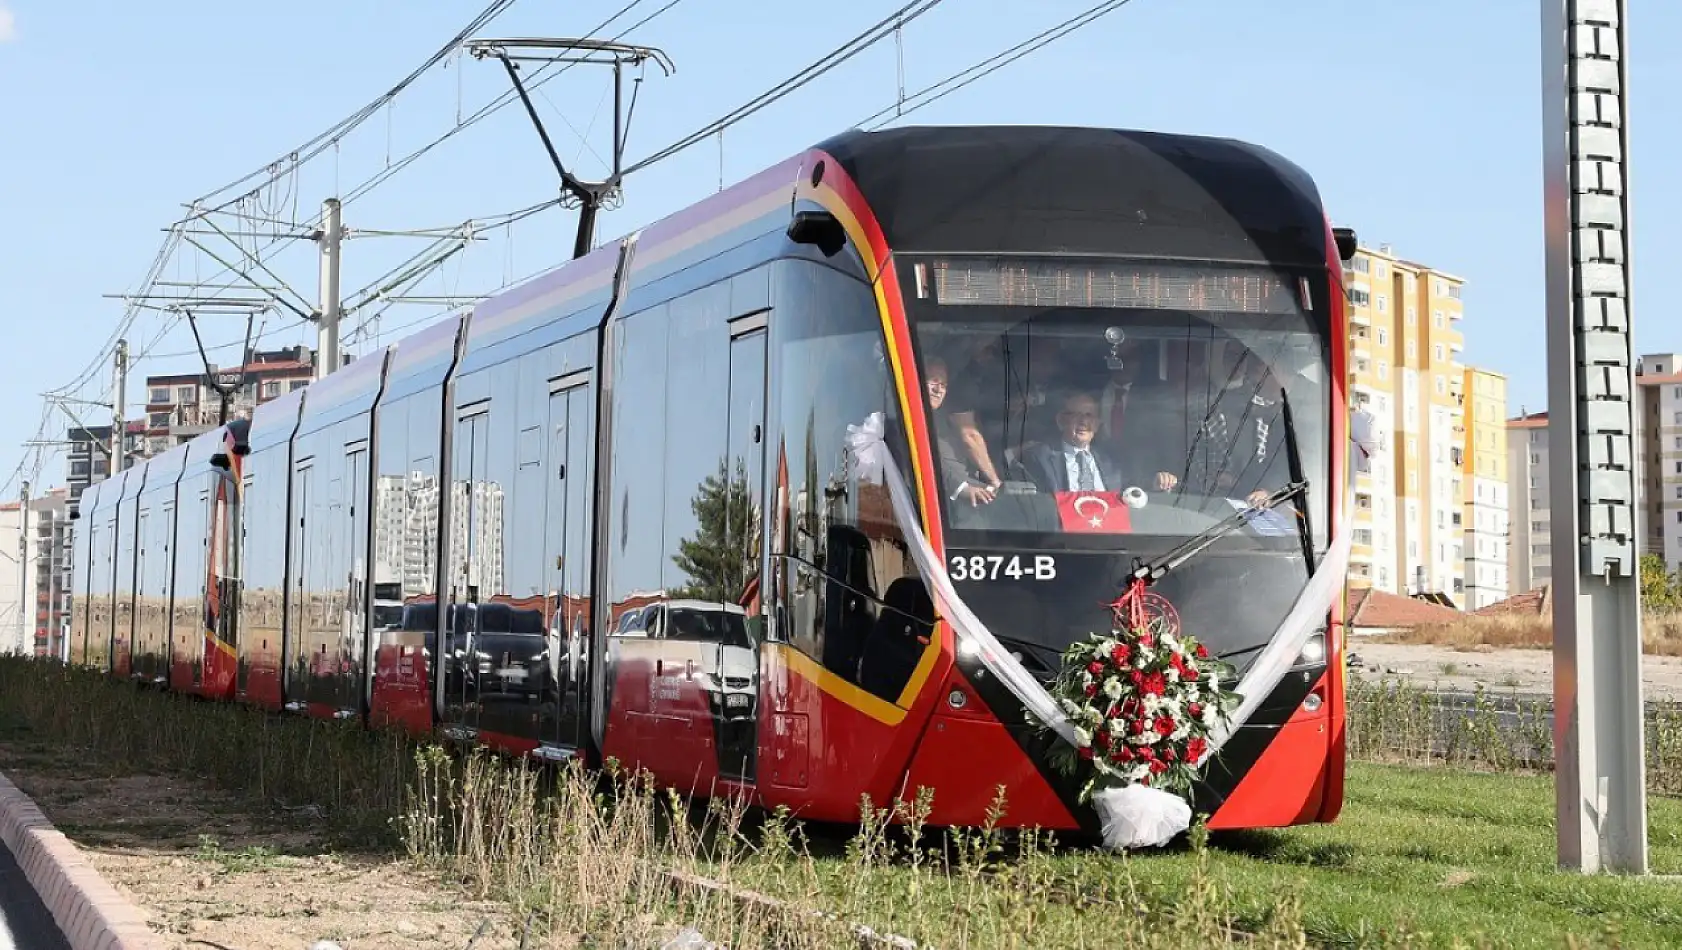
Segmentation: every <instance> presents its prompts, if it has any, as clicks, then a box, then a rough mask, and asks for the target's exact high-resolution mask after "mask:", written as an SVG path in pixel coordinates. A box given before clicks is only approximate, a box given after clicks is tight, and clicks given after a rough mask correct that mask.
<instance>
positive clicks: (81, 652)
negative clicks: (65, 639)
mask: <svg viewBox="0 0 1682 950" xmlns="http://www.w3.org/2000/svg"><path fill="white" fill-rule="evenodd" d="M98 499H99V486H98V485H90V486H89V487H88V488H87V489H86V490H85V491H83V492H82V497H81V499H79V501H78V503H77V508H76V519H75V524H74V526H73V529H72V530H73V533H72V535H71V549H70V552H71V559H72V560H71V568H70V571H71V579H70V583H71V592H70V642H69V644H68V645H67V647H66V651H65V658H66V662H68V663H69V664H71V665H81V664H82V663H83V662H84V661H85V659H86V657H87V645H88V625H89V619H88V604H89V601H90V599H91V590H90V587H89V584H90V581H91V574H90V571H89V565H90V564H91V562H92V557H93V547H94V544H93V537H94V534H95V531H94V524H95V520H94V518H93V512H94V510H95V507H96V506H97V504H98Z"/></svg>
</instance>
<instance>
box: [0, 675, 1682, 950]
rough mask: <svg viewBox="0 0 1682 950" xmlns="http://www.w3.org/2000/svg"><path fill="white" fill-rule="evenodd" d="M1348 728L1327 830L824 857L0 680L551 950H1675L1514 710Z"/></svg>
mask: <svg viewBox="0 0 1682 950" xmlns="http://www.w3.org/2000/svg"><path fill="white" fill-rule="evenodd" d="M1658 714H1659V716H1660V718H1659V719H1658V720H1656V721H1657V722H1658V723H1659V728H1656V729H1655V730H1654V731H1653V734H1654V736H1655V739H1654V742H1655V744H1654V745H1653V746H1652V747H1651V748H1652V750H1653V752H1652V754H1650V755H1649V762H1650V764H1651V765H1653V766H1654V768H1655V771H1654V773H1653V774H1654V776H1655V783H1654V791H1655V792H1660V791H1665V790H1668V791H1670V792H1671V793H1682V739H1679V738H1678V737H1679V736H1682V713H1678V712H1677V711H1676V710H1668V711H1667V710H1660V711H1659V713H1658ZM1350 715H1351V732H1350V751H1351V754H1352V756H1353V757H1355V758H1358V759H1364V760H1383V761H1386V762H1389V763H1398V762H1406V763H1408V764H1380V762H1376V761H1361V762H1356V763H1354V764H1352V766H1351V768H1350V771H1349V775H1348V783H1347V789H1346V806H1345V809H1344V812H1343V816H1342V818H1341V819H1340V821H1339V822H1338V823H1337V824H1335V825H1326V826H1312V827H1306V828H1295V829H1288V830H1281V831H1269V832H1249V833H1242V834H1226V835H1217V836H1214V837H1213V838H1211V839H1208V840H1205V837H1204V836H1203V835H1202V834H1201V832H1200V831H1196V830H1194V834H1193V835H1192V836H1191V839H1192V840H1190V841H1189V842H1187V843H1185V844H1183V845H1181V846H1178V847H1174V848H1169V849H1165V850H1163V851H1157V852H1148V853H1140V854H1134V855H1126V856H1119V855H1111V854H1108V853H1103V852H1097V851H1092V850H1090V849H1076V848H1069V847H1067V846H1066V845H1064V844H1063V843H1060V842H1058V841H1057V840H1056V839H1055V837H1054V836H1051V835H1045V834H1038V833H1031V832H1030V833H1023V834H1019V835H1006V834H1002V833H999V832H998V831H996V830H995V829H993V828H991V827H981V828H968V829H927V828H924V827H923V824H924V822H923V816H926V815H927V814H928V813H929V811H928V808H929V805H930V804H931V800H930V799H929V798H928V797H927V794H926V793H924V794H922V795H919V796H918V798H916V799H915V800H913V801H910V802H899V803H896V804H895V806H894V807H893V808H892V809H891V810H887V809H878V808H869V807H863V808H861V821H860V824H859V826H858V827H857V828H856V829H850V830H848V831H847V832H845V833H840V832H836V831H834V830H833V829H825V828H823V827H818V826H808V825H805V824H802V823H800V822H797V821H793V820H790V818H789V817H788V816H787V815H785V814H774V815H764V814H760V813H755V812H752V811H750V810H748V809H746V808H744V807H741V806H740V804H739V803H732V802H727V801H714V802H710V803H699V804H693V803H689V802H685V801H682V800H680V799H677V798H676V797H674V796H672V795H670V794H668V793H666V792H663V791H661V790H659V789H656V788H654V787H652V786H651V785H650V784H649V783H648V782H646V781H644V780H643V778H642V777H640V776H636V775H632V774H628V773H625V772H624V771H622V770H619V769H617V768H615V767H613V764H612V763H609V765H610V768H609V770H608V772H607V774H601V775H598V774H594V773H591V772H589V771H587V770H585V769H583V768H580V767H577V766H566V767H561V768H558V769H557V768H538V767H534V766H531V765H529V764H525V763H519V762H510V761H507V760H504V759H501V758H498V757H496V756H493V755H490V754H487V753H484V752H476V753H473V754H470V755H465V756H461V755H454V754H451V752H450V751H449V750H446V749H444V748H442V747H440V746H436V745H433V744H430V743H418V742H414V741H411V740H408V739H404V738H402V737H397V736H389V735H377V734H369V733H365V732H362V731H360V730H358V729H356V728H354V727H348V726H345V725H343V724H338V723H325V722H323V723H315V722H308V721H304V720H301V719H298V720H294V719H282V718H272V717H267V716H262V715H260V714H255V713H252V712H250V711H247V710H241V709H237V708H233V707H226V706H218V705H211V704H203V703H194V702H191V701H186V700H182V699H180V698H178V697H173V696H169V695H165V694H159V693H155V692H146V691H139V690H136V689H134V688H132V687H130V686H128V685H126V684H119V683H112V682H109V681H106V680H105V679H104V678H102V677H99V676H97V675H94V674H89V673H85V672H78V671H69V670H64V669H63V668H61V667H57V666H53V665H50V664H44V663H31V662H24V661H16V660H5V661H0V742H4V741H7V740H8V738H16V736H17V735H19V734H21V733H27V734H29V735H30V736H32V737H34V738H36V739H49V740H51V741H52V742H54V743H62V744H67V745H74V746H77V747H79V748H82V749H86V750H88V751H90V752H92V753H94V754H92V755H88V756H83V757H80V759H79V761H81V762H84V763H87V765H88V767H89V768H97V767H100V766H98V765H96V764H95V763H102V762H111V763H116V762H122V763H132V764H136V765H141V766H144V767H148V768H154V769H159V770H174V771H176V772H185V773H192V774H201V775H204V776H205V777H207V778H208V779H210V780H211V781H214V782H216V783H217V784H219V785H221V786H222V787H225V788H228V789H231V790H235V791H238V792H240V793H242V794H244V795H247V796H250V797H252V798H253V799H257V800H260V801H262V802H265V803H275V804H277V805H282V806H286V807H290V808H298V807H306V806H307V807H312V808H314V809H318V810H319V811H320V812H321V813H322V815H323V817H324V819H325V820H326V821H328V822H329V823H331V824H332V825H334V826H335V827H336V828H338V829H340V831H341V833H342V834H344V835H346V836H349V837H352V838H353V839H354V840H356V841H359V842H362V843H364V844H366V845H369V846H373V847H384V848H388V849H390V852H389V853H391V854H392V855H393V856H394V857H396V858H400V859H402V860H406V861H409V862H412V863H414V864H415V865H417V866H420V867H423V868H425V869H428V870H429V871H431V872H433V873H435V874H436V875H440V876H442V877H443V878H444V879H446V880H447V881H448V882H450V883H451V884H452V885H453V889H454V890H455V891H456V892H458V893H460V894H462V895H463V896H466V897H471V898H478V899H483V898H494V899H497V900H502V901H506V902H509V903H510V904H512V905H514V906H515V907H516V908H518V910H519V913H520V915H521V917H522V918H523V919H525V920H527V921H528V922H529V924H530V927H531V929H532V930H533V932H534V933H535V934H536V935H537V936H539V937H540V938H542V940H546V941H548V942H549V945H553V946H579V945H582V944H589V945H593V946H609V945H611V946H659V945H662V944H663V943H664V942H665V941H666V940H667V939H669V938H670V936H671V935H672V934H673V933H675V932H677V930H678V929H679V928H680V927H684V926H690V927H693V928H694V929H695V930H696V931H697V932H699V933H700V934H702V935H704V937H705V938H706V939H707V940H710V941H716V942H717V943H719V944H722V945H727V946H730V947H737V948H746V947H778V948H790V950H801V948H806V947H828V946H841V945H848V946H863V945H883V939H884V935H888V934H896V935H899V936H900V937H902V938H906V940H907V941H912V942H914V943H915V945H917V946H927V945H938V946H941V947H947V948H950V947H960V948H967V947H1113V946H1123V945H1127V946H1139V947H1150V948H1156V947H1161V948H1169V947H1205V946H1217V945H1227V944H1229V943H1235V942H1242V943H1245V944H1247V945H1258V946H1265V947H1302V946H1309V945H1314V946H1329V947H1392V946H1394V947H1438V946H1443V947H1449V946H1514V947H1560V946H1566V945H1568V944H1567V943H1566V936H1567V935H1570V936H1571V937H1572V938H1573V942H1572V943H1571V944H1569V945H1572V946H1607V947H1611V946H1622V947H1641V946H1665V945H1667V944H1668V945H1674V944H1675V942H1676V936H1677V935H1678V934H1682V886H1678V885H1677V884H1674V883H1665V882H1663V881H1658V880H1632V879H1627V878H1617V877H1611V876H1597V877H1582V876H1578V875H1572V874H1565V873H1559V872H1556V871H1555V870H1554V869H1553V847H1554V845H1553V834H1552V830H1551V823H1552V801H1553V799H1552V785H1551V782H1550V781H1549V780H1548V778H1547V777H1546V776H1545V775H1541V774H1536V771H1537V770H1538V769H1542V768H1545V767H1546V761H1547V756H1546V754H1544V753H1543V751H1542V750H1543V749H1545V747H1546V746H1545V740H1546V735H1545V733H1546V729H1545V728H1542V729H1541V730H1540V733H1538V732H1537V723H1538V722H1539V721H1542V720H1539V719H1538V718H1537V716H1538V715H1539V714H1538V713H1536V712H1535V711H1534V710H1532V711H1528V712H1527V711H1525V710H1522V709H1521V710H1519V711H1518V712H1517V713H1513V712H1502V710H1501V708H1500V707H1498V706H1497V704H1496V703H1495V702H1494V700H1493V698H1491V697H1488V696H1484V695H1481V694H1480V696H1479V697H1478V698H1477V699H1476V701H1475V702H1474V703H1473V705H1472V706H1471V707H1469V708H1467V709H1466V710H1463V711H1457V712H1455V713H1453V714H1446V715H1445V714H1444V712H1443V708H1442V705H1441V697H1439V696H1436V695H1435V694H1433V693H1431V692H1430V691H1427V690H1420V689H1417V688H1412V687H1405V686H1401V685H1399V684H1387V683H1379V684H1373V683H1367V682H1364V681H1360V680H1353V681H1352V683H1351V705H1350ZM1665 717H1669V718H1665ZM7 723H10V725H7ZM21 744H22V743H16V742H13V743H11V744H10V747H16V746H18V745H21ZM1450 766H1454V767H1450ZM5 767H6V768H8V769H9V768H14V767H27V763H18V762H16V761H8V762H7V763H5ZM1468 767H1470V768H1468ZM1008 807H1009V803H1008V802H1006V801H1003V800H1000V801H999V802H997V803H996V808H997V809H998V810H1000V811H1002V810H1003V809H1007V808H1008ZM1650 809H1651V814H1650V824H1651V839H1650V840H1651V848H1652V861H1653V867H1654V870H1655V871H1658V872H1661V873H1666V872H1667V873H1673V874H1674V873H1678V872H1682V800H1677V799H1673V798H1666V797H1662V796H1658V795H1655V797H1653V798H1652V799H1651V803H1650ZM199 857H201V858H203V859H205V860H207V861H210V862H213V863H215V864H217V865H220V866H222V868H223V869H224V870H225V871H227V872H240V871H244V870H247V869H252V868H256V867H263V866H269V865H272V864H275V863H277V862H285V861H286V860H287V858H286V857H284V856H283V855H281V854H278V853H276V852H274V851H271V850H266V849H261V848H257V849H252V848H246V849H237V850H225V849H224V848H223V847H222V846H221V845H219V844H218V843H217V842H216V841H215V840H212V839H209V838H201V839H200V841H199ZM299 873H303V872H299ZM861 933H865V934H869V935H873V936H871V937H861V936H860V935H861ZM898 945H899V946H910V945H912V944H911V943H910V942H901V943H900V944H898Z"/></svg>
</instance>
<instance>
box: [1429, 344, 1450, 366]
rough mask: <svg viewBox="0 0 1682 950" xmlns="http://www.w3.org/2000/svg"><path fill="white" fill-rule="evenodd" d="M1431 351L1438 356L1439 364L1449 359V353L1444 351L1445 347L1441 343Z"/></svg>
mask: <svg viewBox="0 0 1682 950" xmlns="http://www.w3.org/2000/svg"><path fill="white" fill-rule="evenodd" d="M1431 351H1432V352H1433V353H1435V354H1436V356H1437V362H1439V363H1441V362H1442V361H1443V360H1446V359H1448V353H1447V352H1446V351H1445V350H1444V349H1443V345H1442V344H1441V343H1438V344H1437V345H1436V346H1435V347H1432V350H1431Z"/></svg>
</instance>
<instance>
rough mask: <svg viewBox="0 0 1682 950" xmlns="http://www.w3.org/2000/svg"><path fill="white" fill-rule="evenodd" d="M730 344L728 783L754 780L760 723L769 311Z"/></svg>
mask: <svg viewBox="0 0 1682 950" xmlns="http://www.w3.org/2000/svg"><path fill="white" fill-rule="evenodd" d="M736 328H739V329H736V331H735V332H734V335H733V336H732V337H731V340H730V410H729V412H730V417H729V422H728V425H727V429H726V432H727V435H726V442H725V446H726V455H727V456H728V465H729V471H730V473H731V476H732V477H733V478H735V477H744V476H745V478H744V480H745V482H746V484H745V485H743V486H742V495H743V496H744V501H745V504H740V505H730V506H728V512H729V513H728V518H729V521H730V524H729V525H728V528H727V530H726V532H725V537H726V538H727V539H728V543H729V544H730V545H731V546H732V547H734V548H735V550H734V551H732V552H731V558H732V560H734V561H736V563H738V564H740V565H741V589H740V590H738V591H731V594H732V595H734V596H735V598H736V602H735V603H734V604H730V605H725V606H726V610H725V613H724V615H723V618H722V620H723V623H722V625H721V630H720V633H721V636H720V637H719V643H718V646H717V650H718V657H717V661H716V663H717V665H716V666H715V667H714V669H715V670H717V683H718V684H719V687H720V695H719V697H718V699H717V702H716V704H715V705H714V706H713V716H714V719H713V726H714V729H715V732H714V735H716V736H717V739H718V742H717V746H718V770H719V774H720V775H721V776H723V777H725V778H735V779H741V780H742V781H745V782H752V781H753V779H754V766H755V751H756V748H757V744H758V728H757V727H758V720H759V694H760V689H759V687H760V676H759V669H760V667H759V651H760V644H761V643H762V642H764V629H765V621H764V618H763V617H762V616H761V615H760V606H759V605H760V602H761V599H760V597H759V595H758V590H759V579H760V565H761V555H762V552H761V548H760V543H759V540H760V530H761V525H762V524H763V523H764V522H763V519H762V518H761V517H760V514H761V508H760V502H761V493H762V491H763V487H762V486H763V485H764V479H763V473H764V469H765V445H764V443H765V319H764V315H763V314H759V315H757V319H755V318H754V317H748V318H745V319H741V320H738V321H736Z"/></svg>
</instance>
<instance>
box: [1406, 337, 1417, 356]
mask: <svg viewBox="0 0 1682 950" xmlns="http://www.w3.org/2000/svg"><path fill="white" fill-rule="evenodd" d="M1407 352H1408V359H1410V360H1411V359H1413V358H1414V357H1415V356H1417V355H1419V345H1418V344H1417V343H1415V342H1414V341H1412V340H1409V341H1408V344H1407Z"/></svg>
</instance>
